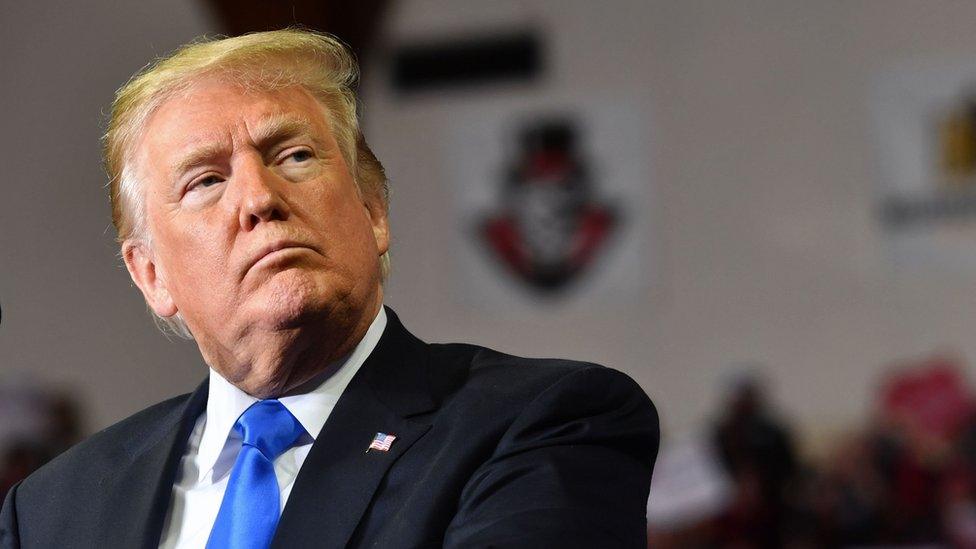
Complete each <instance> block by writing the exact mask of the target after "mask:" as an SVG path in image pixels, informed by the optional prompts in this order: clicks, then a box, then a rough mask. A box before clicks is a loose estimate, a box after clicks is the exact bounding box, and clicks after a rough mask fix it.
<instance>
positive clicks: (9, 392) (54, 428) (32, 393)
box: [0, 381, 83, 500]
mask: <svg viewBox="0 0 976 549" xmlns="http://www.w3.org/2000/svg"><path fill="white" fill-rule="evenodd" d="M81 417H82V415H81V411H80V409H79V406H78V404H77V402H76V400H75V399H74V398H73V397H72V396H71V395H70V394H69V393H67V392H63V391H56V390H51V389H50V388H46V387H43V386H39V385H37V384H31V383H23V382H19V381H18V382H15V383H4V384H3V385H0V500H2V498H3V497H5V496H6V494H7V491H9V490H10V488H11V487H13V485H14V484H16V483H17V482H19V481H20V480H21V479H23V478H25V477H26V476H27V475H29V474H30V473H31V472H33V471H34V470H35V469H37V468H38V467H40V466H41V465H44V464H45V463H47V462H48V461H50V460H51V459H53V458H54V457H56V456H57V455H58V454H60V453H61V452H63V451H64V450H66V449H68V448H69V447H71V446H72V445H73V444H75V443H76V442H78V441H79V440H81V436H82V433H83V428H82V420H81Z"/></svg>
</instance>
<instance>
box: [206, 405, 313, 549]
mask: <svg viewBox="0 0 976 549" xmlns="http://www.w3.org/2000/svg"><path fill="white" fill-rule="evenodd" d="M234 430H236V431H237V432H238V433H240V435H241V436H242V437H243V438H244V443H243V445H242V446H241V453H240V454H238V455H237V461H236V462H234V468H233V469H232V470H231V472H230V480H229V481H228V483H227V491H226V492H224V500H223V501H222V502H221V503H220V511H218V512H217V520H216V521H215V522H214V526H213V530H211V531H210V539H208V540H207V549H257V548H262V549H264V548H267V547H269V546H270V545H271V538H273V537H274V533H275V528H276V527H277V526H278V518H279V517H280V515H281V494H280V493H279V489H278V479H277V478H276V477H275V472H274V460H275V458H277V457H278V456H280V455H281V454H282V452H284V451H285V450H287V449H288V448H290V447H291V445H292V444H294V443H295V441H297V440H298V437H300V436H301V435H302V433H304V432H305V429H304V428H303V427H302V425H301V424H300V423H298V420H297V419H295V416H293V415H291V412H289V411H288V410H287V409H286V408H285V407H284V405H282V404H281V403H280V402H278V401H277V400H261V401H259V402H255V403H254V404H252V405H251V407H250V408H248V409H247V410H245V411H244V413H243V414H241V417H239V418H238V419H237V423H235V424H234Z"/></svg>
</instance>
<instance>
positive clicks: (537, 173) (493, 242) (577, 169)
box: [480, 119, 619, 293]
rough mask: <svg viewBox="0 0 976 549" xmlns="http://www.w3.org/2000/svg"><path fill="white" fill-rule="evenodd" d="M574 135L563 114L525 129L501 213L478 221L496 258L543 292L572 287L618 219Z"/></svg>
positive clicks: (505, 183)
mask: <svg viewBox="0 0 976 549" xmlns="http://www.w3.org/2000/svg"><path fill="white" fill-rule="evenodd" d="M577 136H578V133H577V129H576V126H575V125H574V124H573V123H572V122H571V121H569V120H566V119H557V120H544V121H540V122H535V123H532V124H529V125H527V126H525V127H524V128H523V129H522V131H521V135H520V140H519V143H520V148H519V152H518V155H517V158H515V159H514V161H513V162H512V163H511V165H510V166H509V167H508V168H507V170H506V177H505V178H504V179H503V181H502V185H501V188H500V193H499V194H500V199H499V204H498V206H497V208H496V211H495V212H493V213H491V214H490V215H488V216H487V218H486V219H485V220H484V222H483V223H482V225H481V230H480V232H481V236H482V237H483V239H484V241H485V243H486V244H487V245H488V248H489V250H490V251H491V252H492V255H493V256H494V257H495V258H496V259H498V260H499V261H501V262H502V263H503V264H504V265H505V266H506V267H507V268H508V270H509V271H510V272H512V273H513V274H515V275H517V276H518V278H519V279H521V280H522V281H524V282H526V283H527V284H529V285H530V286H531V287H532V288H534V289H537V290H539V291H541V292H546V293H549V292H554V291H557V290H561V289H563V288H565V287H567V285H568V284H569V282H571V281H573V280H575V279H576V278H577V277H578V275H579V274H581V273H582V272H584V271H585V270H586V268H587V267H588V266H589V265H590V264H591V263H593V261H594V259H595V258H596V257H597V256H598V252H599V251H600V250H601V249H602V248H603V247H605V246H604V245H605V244H606V242H607V241H608V239H609V237H610V236H611V234H612V233H613V232H614V230H615V229H616V227H617V226H618V224H619V215H618V214H617V212H616V211H615V208H613V207H611V206H609V205H607V204H605V203H602V202H600V201H599V200H598V199H597V196H596V189H595V184H594V180H593V178H592V176H591V174H590V170H589V169H588V166H587V164H586V162H585V159H583V158H581V157H580V155H579V153H578V152H577V150H576V142H577Z"/></svg>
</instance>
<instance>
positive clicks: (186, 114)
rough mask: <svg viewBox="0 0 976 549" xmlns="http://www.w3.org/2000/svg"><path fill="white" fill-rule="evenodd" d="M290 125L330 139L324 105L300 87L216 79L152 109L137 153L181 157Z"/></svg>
mask: <svg viewBox="0 0 976 549" xmlns="http://www.w3.org/2000/svg"><path fill="white" fill-rule="evenodd" d="M289 122H291V123H292V125H293V126H305V127H307V129H308V130H309V131H312V132H314V133H316V134H319V135H321V136H325V135H331V128H330V124H329V120H328V116H327V115H326V110H325V107H324V106H323V105H322V104H321V103H319V102H318V101H317V100H316V99H315V98H314V97H313V96H312V95H311V94H310V93H309V92H308V91H307V90H306V89H305V88H303V87H301V86H298V85H295V86H289V87H285V88H280V89H271V90H262V89H247V88H244V87H242V86H241V85H238V84H235V83H233V82H227V81H225V80H221V79H217V78H210V79H204V80H201V81H198V82H195V83H193V84H192V85H191V86H190V87H188V88H187V89H186V90H183V91H181V92H180V93H177V94H176V95H174V96H172V97H170V98H168V99H166V100H165V101H163V102H162V103H161V104H160V105H159V106H158V107H157V108H156V109H155V110H154V111H153V113H152V114H151V115H150V116H149V118H148V119H147V120H146V123H145V125H144V126H143V131H142V138H141V139H140V140H139V141H138V142H137V143H136V146H135V147H134V148H133V152H134V153H135V154H134V156H135V157H136V159H139V160H141V159H142V157H144V156H145V155H147V154H149V155H151V156H152V157H158V156H159V155H163V156H168V155H172V154H180V153H183V152H185V151H186V150H187V149H192V148H195V147H199V146H206V145H210V144H216V143H221V142H226V143H227V144H231V143H232V142H237V141H241V140H249V139H252V138H253V137H254V134H255V133H256V132H260V131H261V130H262V129H263V128H265V127H266V126H268V125H281V124H288V123H289ZM294 123H298V124H294ZM140 163H141V162H140Z"/></svg>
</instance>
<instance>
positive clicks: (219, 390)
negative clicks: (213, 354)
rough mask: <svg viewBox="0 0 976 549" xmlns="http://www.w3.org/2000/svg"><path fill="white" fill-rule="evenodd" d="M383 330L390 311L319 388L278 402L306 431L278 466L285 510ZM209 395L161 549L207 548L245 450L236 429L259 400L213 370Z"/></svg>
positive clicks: (192, 436)
mask: <svg viewBox="0 0 976 549" xmlns="http://www.w3.org/2000/svg"><path fill="white" fill-rule="evenodd" d="M384 328H386V311H384V310H383V308H382V307H380V312H379V313H378V314H377V315H376V318H375V319H373V323H372V324H371V325H370V327H369V329H368V330H367V331H366V335H365V336H363V339H362V340H361V341H360V342H359V344H358V345H357V346H356V348H355V349H354V350H353V351H352V353H350V354H349V355H348V356H347V357H346V358H344V359H342V360H341V361H340V362H339V363H337V364H335V365H333V366H331V367H329V368H328V370H327V371H326V372H325V373H324V374H323V375H322V376H321V377H324V379H321V380H317V381H318V383H317V384H316V381H313V382H311V383H309V384H308V385H309V386H310V387H309V390H308V391H307V392H304V391H303V392H301V394H295V395H290V396H285V397H281V398H279V399H278V400H279V401H281V403H282V404H283V405H284V406H285V408H287V409H288V411H289V412H291V413H292V415H293V416H295V419H297V420H298V422H299V423H301V424H302V427H304V428H305V434H304V435H302V436H301V437H299V439H298V442H296V443H295V445H294V446H292V447H291V448H289V449H288V450H286V451H285V452H284V453H283V454H281V455H280V456H279V457H278V459H276V460H275V461H274V470H275V476H276V477H277V478H278V488H279V489H280V490H281V508H282V509H284V507H285V503H286V502H287V501H288V495H289V494H290V493H291V489H292V485H293V484H294V483H295V477H296V476H298V471H299V469H301V468H302V463H304V462H305V458H306V457H307V456H308V452H309V450H311V448H312V443H313V442H315V438H316V437H317V436H318V434H319V432H320V431H321V430H322V426H323V425H325V421H326V420H327V419H328V418H329V414H331V413H332V409H333V408H334V407H335V404H336V402H338V400H339V396H340V395H342V391H344V390H345V388H346V386H347V385H349V381H350V380H351V379H352V377H353V376H354V375H355V374H356V372H357V371H359V367H360V366H362V364H363V362H364V361H365V360H366V357H368V356H369V354H370V353H371V352H373V348H375V347H376V343H377V342H378V341H379V339H380V336H381V335H383V330H384ZM208 395H209V396H208V400H207V409H206V411H205V412H204V413H202V414H200V417H199V418H198V419H197V422H196V426H194V428H193V431H192V432H191V433H190V438H189V439H188V441H187V446H186V452H185V453H184V454H183V458H182V460H181V461H180V469H179V472H178V473H177V476H176V482H175V484H173V493H172V496H171V497H170V502H169V509H168V511H167V512H166V520H165V521H164V523H163V531H162V536H161V537H160V541H159V546H160V547H161V548H165V549H175V548H179V549H184V548H191V547H192V548H199V547H204V546H205V545H206V544H207V538H208V537H210V530H211V529H212V528H213V524H214V521H215V520H217V511H219V510H220V503H221V501H222V500H223V498H224V491H225V490H226V489H227V482H228V479H229V478H230V472H231V469H232V468H233V467H234V462H235V461H236V460H237V454H238V452H239V451H240V449H241V437H240V435H239V434H238V433H237V431H235V430H234V429H233V427H234V424H235V423H236V422H237V418H238V417H240V415H241V414H242V413H244V410H246V409H247V408H248V407H249V406H250V405H251V404H254V403H255V402H257V401H258V399H256V398H254V397H252V396H251V395H249V394H247V393H245V392H244V391H242V390H240V389H238V388H237V387H235V386H233V385H231V384H230V382H228V381H227V380H226V379H224V378H223V377H221V376H220V374H218V373H217V372H216V371H214V370H213V369H211V370H210V386H209V392H208Z"/></svg>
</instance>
